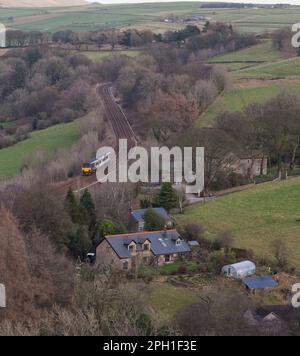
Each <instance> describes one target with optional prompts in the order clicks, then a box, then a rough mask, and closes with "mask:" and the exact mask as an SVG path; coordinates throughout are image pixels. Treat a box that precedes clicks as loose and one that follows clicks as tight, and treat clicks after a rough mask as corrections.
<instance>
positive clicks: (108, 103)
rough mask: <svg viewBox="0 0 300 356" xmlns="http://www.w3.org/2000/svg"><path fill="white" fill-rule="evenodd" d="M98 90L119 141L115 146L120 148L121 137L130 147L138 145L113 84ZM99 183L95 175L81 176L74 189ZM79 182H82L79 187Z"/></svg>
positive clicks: (82, 188) (104, 85)
mask: <svg viewBox="0 0 300 356" xmlns="http://www.w3.org/2000/svg"><path fill="white" fill-rule="evenodd" d="M97 91H98V93H99V95H100V96H101V99H102V101H103V104H104V111H105V116H106V118H107V119H108V121H109V122H110V124H111V126H112V129H113V132H114V134H115V137H116V142H117V143H116V147H115V149H116V152H117V149H118V142H119V140H120V139H127V142H128V149H130V148H132V147H135V146H137V138H136V136H135V133H134V131H133V129H132V127H131V125H130V123H129V121H128V119H127V117H126V114H125V113H124V111H123V110H122V108H121V106H120V105H119V104H118V103H117V102H116V100H115V97H114V95H113V92H112V84H111V83H107V84H103V85H99V86H98V88H97ZM117 155H118V154H117ZM116 160H117V161H118V156H117V157H116ZM116 163H117V162H116ZM81 183H83V186H82V185H81ZM98 183H101V181H98V180H97V178H96V177H95V176H92V177H81V179H80V182H79V183H78V180H77V187H76V188H75V189H73V190H74V191H75V193H79V192H81V191H82V190H85V189H88V188H91V187H93V186H94V185H96V184H98ZM78 184H80V186H79V187H78Z"/></svg>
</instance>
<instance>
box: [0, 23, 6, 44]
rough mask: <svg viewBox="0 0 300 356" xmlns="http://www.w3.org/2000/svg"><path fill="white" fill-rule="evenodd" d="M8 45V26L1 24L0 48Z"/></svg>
mask: <svg viewBox="0 0 300 356" xmlns="http://www.w3.org/2000/svg"><path fill="white" fill-rule="evenodd" d="M5 47H6V28H5V26H4V25H2V24H0V48H5Z"/></svg>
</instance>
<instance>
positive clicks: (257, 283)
mask: <svg viewBox="0 0 300 356" xmlns="http://www.w3.org/2000/svg"><path fill="white" fill-rule="evenodd" d="M243 283H244V285H245V286H246V288H247V289H248V290H250V291H255V290H257V289H270V288H274V287H277V286H278V282H276V281H275V279H274V278H272V277H270V276H266V277H253V278H245V279H244V280H243Z"/></svg>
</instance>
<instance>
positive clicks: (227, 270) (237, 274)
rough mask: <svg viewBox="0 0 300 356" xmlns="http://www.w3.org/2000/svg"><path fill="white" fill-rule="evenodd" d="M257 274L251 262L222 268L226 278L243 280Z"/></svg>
mask: <svg viewBox="0 0 300 356" xmlns="http://www.w3.org/2000/svg"><path fill="white" fill-rule="evenodd" d="M255 272H256V267H255V264H254V263H253V262H251V261H242V262H239V263H235V264H232V265H227V266H224V267H223V268H222V274H223V275H224V276H226V277H232V278H236V279H243V278H245V277H248V276H251V275H253V274H254V273H255Z"/></svg>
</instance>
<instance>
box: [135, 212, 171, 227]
mask: <svg viewBox="0 0 300 356" xmlns="http://www.w3.org/2000/svg"><path fill="white" fill-rule="evenodd" d="M151 209H153V210H154V211H155V212H156V213H157V214H158V215H160V216H161V217H162V218H163V219H164V221H165V225H166V227H167V228H168V229H170V228H172V227H173V221H172V218H171V216H170V215H169V214H168V213H167V211H166V210H165V209H164V208H151ZM146 211H147V209H139V210H132V211H131V213H130V221H129V226H130V231H132V232H135V231H144V230H145V220H144V215H145V213H146Z"/></svg>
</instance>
